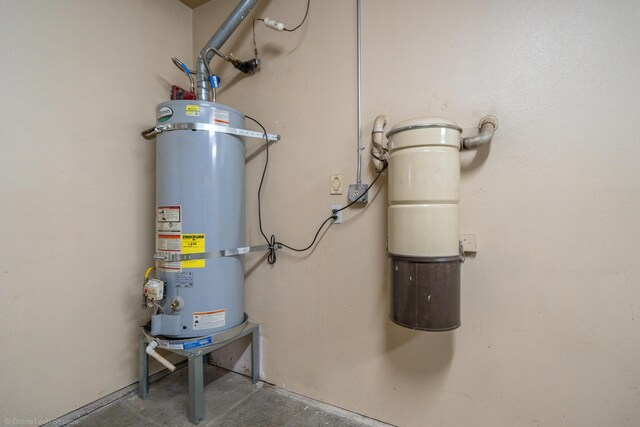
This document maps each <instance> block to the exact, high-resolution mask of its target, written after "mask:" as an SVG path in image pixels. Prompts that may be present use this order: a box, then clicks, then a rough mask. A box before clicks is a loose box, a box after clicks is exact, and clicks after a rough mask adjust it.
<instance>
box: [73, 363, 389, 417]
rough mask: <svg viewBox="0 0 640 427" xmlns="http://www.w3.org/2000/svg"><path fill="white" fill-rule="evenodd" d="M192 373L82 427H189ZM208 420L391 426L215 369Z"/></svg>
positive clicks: (207, 379) (209, 373)
mask: <svg viewBox="0 0 640 427" xmlns="http://www.w3.org/2000/svg"><path fill="white" fill-rule="evenodd" d="M187 383H188V376H187V369H186V368H183V369H180V370H178V371H176V372H174V373H173V374H171V375H168V376H166V377H164V378H162V379H160V380H158V381H156V382H154V383H152V384H151V385H150V386H149V397H148V398H147V400H141V399H140V398H139V397H138V395H137V394H136V393H132V394H128V395H126V396H124V397H122V398H120V399H118V400H116V401H114V402H112V403H110V404H108V405H106V406H104V407H102V408H100V409H97V410H96V411H94V412H91V413H90V414H87V415H85V416H83V417H82V418H80V419H78V420H77V422H76V423H74V425H80V426H91V427H95V426H105V427H106V426H108V427H111V426H115V425H117V426H180V425H183V426H190V425H192V424H190V423H189V421H188V419H187V407H188V406H187V399H188V390H187ZM204 406H205V414H204V415H205V419H204V421H202V422H201V423H200V424H199V426H225V427H226V426H234V427H235V426H296V427H297V426H327V425H328V426H345V427H360V426H376V427H377V426H388V424H384V423H381V422H379V421H375V420H372V419H370V418H366V417H363V416H360V415H358V414H354V413H352V412H348V411H345V410H342V409H339V408H336V407H333V406H330V405H326V404H324V403H321V402H318V401H315V400H312V399H309V398H306V397H303V396H300V395H297V394H294V393H291V392H288V391H286V390H283V389H280V388H278V387H274V386H272V385H269V384H266V383H262V382H260V383H258V384H255V385H254V384H251V379H250V378H247V377H245V376H242V375H239V374H236V373H234V372H230V371H227V370H225V369H222V368H218V367H215V366H211V365H205V371H204Z"/></svg>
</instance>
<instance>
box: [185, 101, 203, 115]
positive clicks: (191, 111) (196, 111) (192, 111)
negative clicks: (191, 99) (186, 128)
mask: <svg viewBox="0 0 640 427" xmlns="http://www.w3.org/2000/svg"><path fill="white" fill-rule="evenodd" d="M185 114H186V115H187V116H199V115H200V106H199V105H193V104H189V105H187V107H186V108H185Z"/></svg>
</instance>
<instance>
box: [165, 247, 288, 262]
mask: <svg viewBox="0 0 640 427" xmlns="http://www.w3.org/2000/svg"><path fill="white" fill-rule="evenodd" d="M274 249H282V245H280V244H276V245H275V246H274ZM268 250H271V246H270V245H258V246H245V247H242V248H234V249H223V250H219V251H212V252H201V253H197V254H166V253H155V254H154V255H153V259H155V260H156V261H163V262H179V261H193V260H197V259H211V258H221V257H228V256H236V255H246V254H249V253H252V252H262V251H268Z"/></svg>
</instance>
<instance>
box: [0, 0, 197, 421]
mask: <svg viewBox="0 0 640 427" xmlns="http://www.w3.org/2000/svg"><path fill="white" fill-rule="evenodd" d="M1 9H2V13H0V57H2V67H0V82H2V96H0V117H1V119H0V122H1V123H2V136H1V137H0V140H1V144H2V149H1V150H2V151H1V153H0V183H1V184H0V200H1V201H2V209H1V211H0V242H1V243H0V292H1V300H2V309H1V310H0V324H1V325H2V327H1V328H0V343H1V344H0V346H1V347H2V351H1V352H0V384H2V386H1V387H0V419H2V420H4V419H5V418H9V419H13V418H17V419H30V420H33V419H34V418H38V419H41V420H42V419H49V418H55V417H57V416H60V415H63V414H65V413H67V412H69V411H72V410H74V409H76V408H78V407H80V406H83V405H85V404H87V403H89V402H91V401H93V400H96V399H98V398H100V397H102V396H104V395H107V394H109V393H111V392H113V391H115V390H117V389H119V388H122V387H124V386H127V385H129V384H131V383H133V382H134V381H135V380H136V379H137V362H136V361H137V359H136V347H135V344H136V336H137V325H140V324H142V323H143V322H144V321H145V320H146V318H147V316H148V312H147V313H143V312H142V311H141V310H140V305H139V304H140V280H141V275H142V273H144V268H145V267H146V266H147V264H148V263H149V261H150V259H151V254H152V253H153V212H154V211H153V206H154V203H155V202H154V170H155V165H154V163H155V157H154V147H153V143H150V142H147V141H145V140H143V139H142V138H141V137H140V136H139V132H140V130H142V129H144V128H145V127H148V126H149V125H151V124H153V122H154V107H155V104H156V103H158V102H160V101H162V100H164V99H166V97H167V93H168V92H169V88H170V86H169V85H170V83H169V82H170V81H180V82H182V80H181V79H182V78H183V77H180V73H179V71H178V70H177V69H176V68H175V67H174V65H173V64H172V63H171V61H170V57H171V56H172V55H176V56H179V57H183V58H185V59H187V58H189V57H190V56H191V54H192V52H191V45H192V40H191V11H190V10H189V9H188V8H187V7H186V6H184V5H183V4H181V3H179V2H177V1H175V0H161V1H158V0H136V1H127V0H120V1H97V0H95V1H93V0H92V1H86V0H73V1H72V0H56V1H17V0H13V1H4V2H2V6H1Z"/></svg>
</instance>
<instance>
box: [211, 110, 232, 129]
mask: <svg viewBox="0 0 640 427" xmlns="http://www.w3.org/2000/svg"><path fill="white" fill-rule="evenodd" d="M211 122H213V124H214V125H218V126H229V112H228V111H226V110H211Z"/></svg>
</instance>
